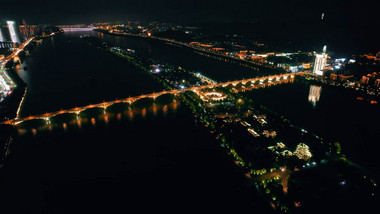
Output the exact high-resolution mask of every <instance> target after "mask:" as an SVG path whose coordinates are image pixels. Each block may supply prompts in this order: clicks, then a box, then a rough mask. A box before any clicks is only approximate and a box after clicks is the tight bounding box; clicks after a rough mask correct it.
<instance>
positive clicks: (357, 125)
mask: <svg viewBox="0 0 380 214" xmlns="http://www.w3.org/2000/svg"><path fill="white" fill-rule="evenodd" d="M313 87H314V88H319V87H320V91H319V101H317V102H316V103H315V104H313V103H312V102H311V101H309V96H312V95H313V90H311V89H312V88H313ZM246 95H247V96H248V97H250V98H252V99H253V101H254V102H255V103H258V104H262V105H265V106H267V107H268V108H270V109H272V110H274V111H275V112H278V113H279V114H280V115H283V116H285V117H286V118H288V119H290V121H292V122H293V123H295V124H297V125H298V126H300V127H302V128H304V129H306V130H309V131H311V132H314V133H315V134H317V135H318V136H320V137H322V138H325V139H328V140H330V141H338V142H340V143H341V145H342V151H343V153H344V154H346V157H347V158H349V159H350V160H353V161H355V162H357V163H359V164H360V165H362V166H363V167H364V168H365V169H366V170H369V173H372V174H376V175H377V176H379V174H380V173H379V172H380V167H379V166H378V164H377V163H378V159H377V157H378V155H377V152H378V149H380V145H379V144H378V141H379V138H380V132H379V130H380V124H379V121H380V114H379V111H380V106H379V104H371V103H370V101H371V100H376V99H375V98H370V97H366V96H365V95H363V94H361V93H356V92H354V91H351V90H347V89H343V88H337V87H333V86H327V85H318V84H313V83H308V82H305V81H301V80H297V81H295V82H294V83H292V84H288V85H277V86H274V87H271V88H265V89H259V90H254V91H250V92H246ZM357 97H363V98H364V100H358V99H357Z"/></svg>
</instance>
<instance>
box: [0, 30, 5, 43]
mask: <svg viewBox="0 0 380 214" xmlns="http://www.w3.org/2000/svg"><path fill="white" fill-rule="evenodd" d="M0 42H5V38H4V36H3V33H2V32H1V27H0Z"/></svg>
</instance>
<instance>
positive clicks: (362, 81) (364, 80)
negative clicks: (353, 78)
mask: <svg viewBox="0 0 380 214" xmlns="http://www.w3.org/2000/svg"><path fill="white" fill-rule="evenodd" d="M360 82H361V83H363V84H368V83H369V77H367V76H363V77H362V79H361V81H360Z"/></svg>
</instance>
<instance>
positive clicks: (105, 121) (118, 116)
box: [16, 99, 180, 135]
mask: <svg viewBox="0 0 380 214" xmlns="http://www.w3.org/2000/svg"><path fill="white" fill-rule="evenodd" d="M179 106H180V101H177V100H176V99H172V100H171V101H169V102H167V103H165V104H163V103H151V104H146V105H144V106H140V107H137V106H125V107H124V108H119V109H110V110H105V111H98V112H92V113H91V112H90V113H87V114H65V115H59V118H57V117H55V118H54V119H46V118H44V119H34V120H28V121H25V122H23V123H20V124H19V125H17V126H16V128H17V129H18V132H19V134H20V135H24V134H33V135H36V134H38V133H39V132H45V131H49V132H54V131H59V130H63V131H65V132H66V131H70V130H75V129H79V130H81V129H83V128H84V129H86V128H91V127H92V128H94V127H98V126H101V127H103V126H104V125H105V126H107V127H108V126H109V125H112V123H113V122H133V121H135V120H145V119H151V118H158V117H163V118H167V115H168V114H170V116H172V115H175V114H176V112H177V110H178V108H179Z"/></svg>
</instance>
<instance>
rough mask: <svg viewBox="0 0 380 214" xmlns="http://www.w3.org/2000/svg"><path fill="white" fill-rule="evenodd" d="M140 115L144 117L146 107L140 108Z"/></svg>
mask: <svg viewBox="0 0 380 214" xmlns="http://www.w3.org/2000/svg"><path fill="white" fill-rule="evenodd" d="M141 115H142V116H143V117H144V118H145V116H146V108H143V109H142V110H141Z"/></svg>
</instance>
